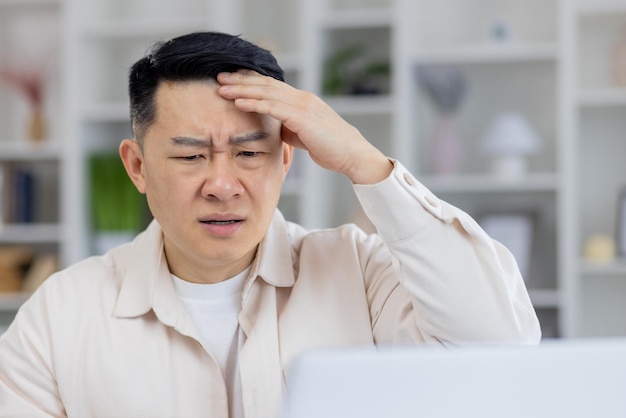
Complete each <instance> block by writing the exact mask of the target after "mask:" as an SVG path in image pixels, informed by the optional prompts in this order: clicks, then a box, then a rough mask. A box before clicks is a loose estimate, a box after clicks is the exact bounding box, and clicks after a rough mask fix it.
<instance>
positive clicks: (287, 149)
mask: <svg viewBox="0 0 626 418" xmlns="http://www.w3.org/2000/svg"><path fill="white" fill-rule="evenodd" d="M292 161H293V146H292V145H289V144H287V143H286V142H283V169H284V175H283V180H284V179H285V177H287V173H288V172H289V168H290V167H291V162H292Z"/></svg>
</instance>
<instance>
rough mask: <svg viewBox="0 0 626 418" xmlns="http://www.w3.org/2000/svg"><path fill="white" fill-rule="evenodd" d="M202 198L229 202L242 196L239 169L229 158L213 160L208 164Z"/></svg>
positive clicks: (242, 190)
mask: <svg viewBox="0 0 626 418" xmlns="http://www.w3.org/2000/svg"><path fill="white" fill-rule="evenodd" d="M205 173H206V174H205V179H204V184H203V185H202V196H203V197H205V198H207V199H214V200H219V201H228V200H230V199H233V198H236V197H238V196H241V195H242V194H243V192H244V189H243V185H242V184H241V181H240V179H239V176H238V171H237V168H236V167H235V166H234V163H233V162H232V161H230V160H229V159H228V158H212V159H210V160H209V161H208V163H207V168H206V170H205Z"/></svg>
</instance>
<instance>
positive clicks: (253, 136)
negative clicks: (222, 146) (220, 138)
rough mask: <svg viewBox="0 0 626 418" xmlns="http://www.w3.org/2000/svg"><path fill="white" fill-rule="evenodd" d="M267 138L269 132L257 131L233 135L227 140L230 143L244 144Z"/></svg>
mask: <svg viewBox="0 0 626 418" xmlns="http://www.w3.org/2000/svg"><path fill="white" fill-rule="evenodd" d="M267 138H269V134H268V133H267V132H262V131H259V132H251V133H248V134H244V135H236V136H233V137H231V138H230V139H229V140H228V142H230V143H231V144H244V143H246V142H253V141H261V140H264V139H267Z"/></svg>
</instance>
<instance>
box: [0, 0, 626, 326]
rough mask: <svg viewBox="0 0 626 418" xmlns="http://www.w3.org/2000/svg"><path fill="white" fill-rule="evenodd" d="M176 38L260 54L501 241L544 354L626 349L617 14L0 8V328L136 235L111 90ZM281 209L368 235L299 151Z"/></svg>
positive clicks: (623, 47) (395, 2)
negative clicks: (590, 347) (559, 346)
mask: <svg viewBox="0 0 626 418" xmlns="http://www.w3.org/2000/svg"><path fill="white" fill-rule="evenodd" d="M193 30H218V31H226V32H230V33H236V34H241V35H242V36H243V37H244V38H246V39H248V40H251V41H253V42H256V43H258V44H260V45H262V46H264V47H265V48H267V49H269V50H271V51H272V52H273V53H274V54H275V55H276V56H277V57H278V60H279V62H280V63H281V65H282V66H283V68H284V69H285V71H286V74H287V80H288V82H290V83H291V84H293V85H295V86H297V87H299V88H302V89H305V90H309V91H313V92H315V93H317V94H319V95H321V96H322V97H324V98H325V99H326V100H327V101H328V102H329V103H330V104H331V105H332V106H333V107H334V108H335V109H336V110H337V111H338V112H339V113H340V114H341V115H342V116H343V117H344V118H345V119H347V120H348V121H349V122H351V123H353V124H354V125H356V126H357V127H358V128H359V129H360V130H361V132H362V133H363V134H364V135H365V136H366V137H367V138H368V139H369V140H370V141H371V142H372V143H374V144H375V145H376V146H377V147H378V148H380V149H381V150H382V151H383V152H384V153H385V154H387V155H388V156H390V157H393V158H397V159H399V160H401V161H402V162H403V163H404V164H405V165H406V166H407V167H409V169H410V170H411V171H412V172H413V173H414V174H415V175H416V177H417V178H418V179H419V180H420V181H421V182H422V183H424V184H425V185H426V186H427V187H429V188H430V189H431V190H432V191H433V192H434V193H435V194H437V195H438V196H440V197H441V198H443V199H445V200H447V201H449V202H450V203H452V204H454V205H456V206H458V207H460V208H462V209H464V210H465V211H467V212H468V213H470V214H471V215H472V216H473V217H474V218H475V219H476V220H477V221H478V222H479V223H481V225H482V226H483V227H484V228H485V229H486V230H487V231H488V232H489V233H490V234H491V235H492V236H493V237H494V238H496V239H498V240H500V241H502V242H503V243H505V244H506V245H507V246H508V247H509V248H510V249H511V250H512V251H513V253H514V255H515V256H516V259H517V261H518V263H519V266H520V269H521V270H522V272H523V273H524V277H525V280H526V284H527V286H528V289H529V292H530V295H531V299H532V301H533V304H534V306H535V309H536V311H537V313H538V314H539V318H540V320H541V323H542V327H543V333H544V338H573V337H595V336H618V335H626V262H624V256H625V255H626V210H625V209H626V193H625V192H624V190H625V189H624V186H625V185H626V164H625V163H624V159H625V158H624V157H625V156H626V140H625V139H624V134H625V133H626V118H625V117H624V113H625V111H626V0H595V1H594V0H588V1H583V0H579V1H576V0H438V1H436V2H433V1H427V0H229V1H226V2H225V1H221V0H177V1H176V2H173V1H167V0H0V332H2V329H1V327H3V326H4V327H6V325H7V324H8V323H10V321H11V319H12V318H13V316H14V314H15V311H16V310H17V309H18V308H19V306H20V304H21V303H23V301H24V300H25V299H26V298H27V297H28V295H29V294H30V293H31V292H32V291H33V290H34V289H35V288H36V287H37V286H38V285H39V284H40V283H41V282H42V281H43V280H45V278H46V277H47V276H48V275H49V274H50V273H51V272H53V271H55V270H56V269H58V268H61V267H64V266H66V265H68V264H69V263H72V262H75V261H78V260H80V259H82V258H84V257H87V256H89V255H92V254H101V253H102V252H104V251H106V250H107V249H108V248H110V247H111V246H114V245H116V244H117V243H120V242H124V241H128V240H130V239H132V237H133V236H134V234H136V233H137V232H138V231H139V230H141V229H142V228H143V227H144V226H145V225H146V224H147V223H148V222H149V220H150V215H149V213H148V211H147V209H146V206H145V200H144V199H143V197H142V196H141V195H139V194H138V193H136V191H134V189H133V187H132V185H131V183H130V181H129V180H128V179H127V178H126V177H125V174H124V173H123V171H122V170H123V168H122V165H121V163H120V162H119V160H118V158H117V157H116V156H115V154H116V151H117V145H118V144H119V141H120V140H121V139H122V138H125V137H130V127H129V119H128V103H127V95H126V76H127V72H128V69H129V66H130V65H131V64H132V63H133V62H134V61H136V60H137V59H138V58H139V57H141V56H142V55H143V54H144V53H145V52H146V50H147V49H148V47H149V46H150V45H152V44H153V43H154V42H155V41H157V40H165V39H168V38H170V37H172V36H175V35H180V34H183V33H186V32H189V31H193ZM280 208H281V210H282V211H283V213H284V214H285V216H286V217H287V218H288V219H290V220H293V221H296V222H300V223H302V224H303V225H305V226H307V227H328V226H336V225H339V224H341V223H345V222H355V223H357V224H360V225H361V226H363V227H364V228H365V229H369V228H370V226H369V225H368V223H367V221H366V220H365V218H364V217H363V214H362V211H361V209H360V207H359V205H358V203H357V201H356V199H355V198H354V196H353V193H352V191H351V187H350V184H349V182H348V181H347V180H346V179H344V178H342V177H340V176H338V175H335V174H333V173H329V172H326V171H324V170H322V169H319V168H318V167H316V166H315V165H314V164H313V163H312V162H311V161H310V160H309V159H308V158H307V156H306V155H304V154H302V153H297V154H296V161H295V162H294V167H293V169H292V171H291V173H290V174H289V177H288V181H287V183H286V184H285V187H284V190H283V195H282V198H281V201H280ZM408 215H409V214H407V216H408ZM451 261H452V260H451ZM85 279H86V280H88V278H85Z"/></svg>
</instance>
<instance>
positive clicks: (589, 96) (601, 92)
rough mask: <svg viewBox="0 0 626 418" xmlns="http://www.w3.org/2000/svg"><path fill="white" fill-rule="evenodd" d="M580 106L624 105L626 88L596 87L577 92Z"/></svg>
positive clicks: (625, 104)
mask: <svg viewBox="0 0 626 418" xmlns="http://www.w3.org/2000/svg"><path fill="white" fill-rule="evenodd" d="M578 104H579V105H580V106H581V107H602V106H626V88H617V87H615V88H611V87H608V88H598V89H588V90H582V91H580V92H579V93H578Z"/></svg>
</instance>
